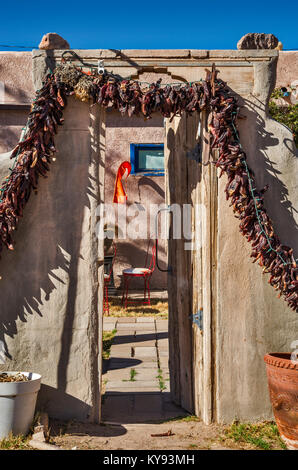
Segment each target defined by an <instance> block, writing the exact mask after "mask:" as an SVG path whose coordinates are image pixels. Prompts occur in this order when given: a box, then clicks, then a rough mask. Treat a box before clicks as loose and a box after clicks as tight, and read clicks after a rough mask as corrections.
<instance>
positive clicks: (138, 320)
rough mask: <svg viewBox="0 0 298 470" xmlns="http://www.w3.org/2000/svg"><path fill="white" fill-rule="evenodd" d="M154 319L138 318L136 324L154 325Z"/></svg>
mask: <svg viewBox="0 0 298 470" xmlns="http://www.w3.org/2000/svg"><path fill="white" fill-rule="evenodd" d="M154 321H155V320H154V318H149V317H137V318H136V322H137V323H154Z"/></svg>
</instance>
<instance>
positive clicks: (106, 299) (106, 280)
mask: <svg viewBox="0 0 298 470" xmlns="http://www.w3.org/2000/svg"><path fill="white" fill-rule="evenodd" d="M113 247H114V256H113V260H112V263H111V267H110V272H109V273H105V274H104V295H103V313H104V314H105V313H106V314H107V315H109V314H110V309H109V284H110V280H111V275H112V272H113V266H114V262H115V258H116V253H117V247H116V243H115V242H113Z"/></svg>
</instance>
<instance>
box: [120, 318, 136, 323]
mask: <svg viewBox="0 0 298 470" xmlns="http://www.w3.org/2000/svg"><path fill="white" fill-rule="evenodd" d="M117 321H118V323H119V325H121V324H122V323H135V322H136V319H135V318H132V317H117Z"/></svg>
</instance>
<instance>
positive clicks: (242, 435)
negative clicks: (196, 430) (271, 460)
mask: <svg viewBox="0 0 298 470" xmlns="http://www.w3.org/2000/svg"><path fill="white" fill-rule="evenodd" d="M222 440H223V441H224V442H225V443H227V444H228V443H229V442H231V441H234V442H236V443H237V444H240V445H241V444H242V445H244V446H245V448H247V449H262V450H281V449H286V445H285V444H284V442H283V441H282V440H281V438H280V435H279V432H278V429H277V426H276V424H275V423H274V422H272V421H264V422H262V423H254V424H252V423H238V422H235V423H233V424H232V425H231V426H229V427H227V428H226V429H225V432H224V435H223V436H222Z"/></svg>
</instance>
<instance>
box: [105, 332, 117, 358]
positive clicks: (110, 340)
mask: <svg viewBox="0 0 298 470" xmlns="http://www.w3.org/2000/svg"><path fill="white" fill-rule="evenodd" d="M116 332H117V330H113V331H103V334H102V357H103V359H105V360H108V359H109V357H110V353H111V346H112V344H113V339H114V336H115V334H116Z"/></svg>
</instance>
